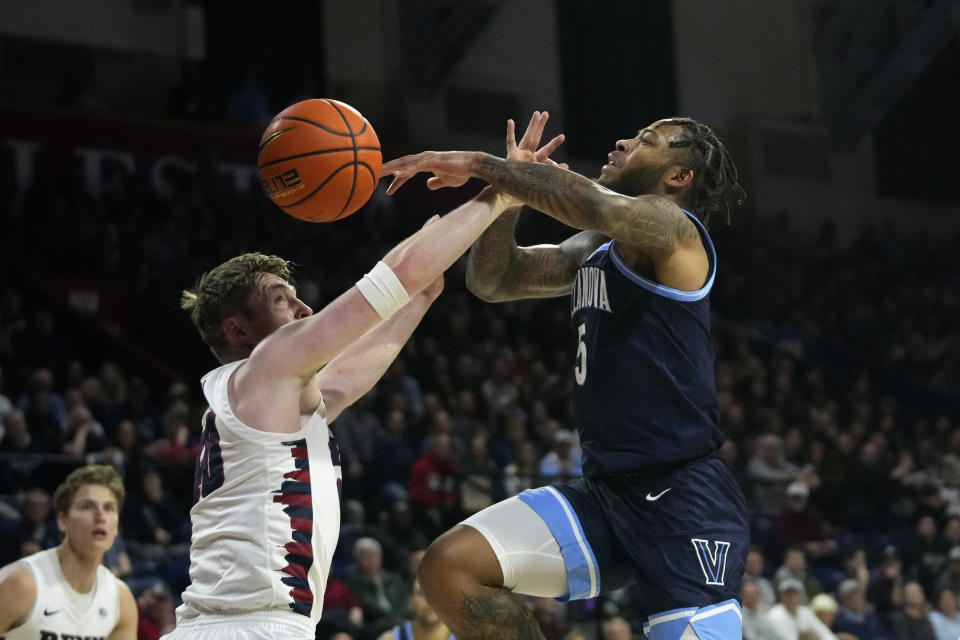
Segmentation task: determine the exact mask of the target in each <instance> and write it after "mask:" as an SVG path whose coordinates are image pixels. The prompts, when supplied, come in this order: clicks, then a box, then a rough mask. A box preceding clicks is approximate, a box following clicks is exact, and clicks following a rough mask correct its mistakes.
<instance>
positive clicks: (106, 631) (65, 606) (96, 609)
mask: <svg viewBox="0 0 960 640" xmlns="http://www.w3.org/2000/svg"><path fill="white" fill-rule="evenodd" d="M19 564H23V565H26V566H27V567H28V568H29V569H30V571H31V572H32V573H33V579H34V581H35V582H36V583H37V597H36V598H35V599H34V601H33V607H31V609H30V613H28V614H27V618H26V620H24V621H23V624H21V625H19V626H18V627H15V628H13V629H10V630H9V631H7V632H6V633H5V634H3V636H2V637H3V638H6V640H60V639H61V638H98V639H99V638H106V637H107V636H109V635H110V634H111V633H112V632H113V628H114V627H116V626H117V621H118V620H119V619H120V602H119V595H118V593H117V578H116V577H115V576H114V575H113V574H112V573H110V570H109V569H107V568H106V567H104V566H102V565H101V566H99V567H97V577H96V579H95V581H94V583H93V592H92V594H91V593H86V594H80V593H77V592H76V591H74V590H73V588H72V587H71V586H70V583H68V582H67V579H66V578H65V577H64V575H63V570H62V569H61V568H60V559H59V558H58V557H57V550H56V548H53V549H47V550H46V551H40V552H39V553H35V554H33V555H32V556H28V557H26V558H24V559H23V560H20V561H19Z"/></svg>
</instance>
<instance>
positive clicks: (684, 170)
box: [667, 165, 693, 190]
mask: <svg viewBox="0 0 960 640" xmlns="http://www.w3.org/2000/svg"><path fill="white" fill-rule="evenodd" d="M691 184H693V169H690V168H688V167H681V166H679V165H677V166H674V167H671V168H670V170H669V171H667V186H668V187H670V188H672V189H675V190H676V189H683V188H684V187H688V186H690V185H691Z"/></svg>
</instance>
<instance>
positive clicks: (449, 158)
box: [380, 111, 567, 195]
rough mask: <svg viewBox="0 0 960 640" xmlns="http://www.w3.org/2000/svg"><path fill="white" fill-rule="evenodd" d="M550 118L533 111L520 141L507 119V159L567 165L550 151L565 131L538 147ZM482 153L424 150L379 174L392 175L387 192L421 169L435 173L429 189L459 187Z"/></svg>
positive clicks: (383, 168) (552, 150)
mask: <svg viewBox="0 0 960 640" xmlns="http://www.w3.org/2000/svg"><path fill="white" fill-rule="evenodd" d="M549 118H550V114H548V113H547V112H546V111H543V112H541V111H534V112H533V115H532V116H531V117H530V124H528V125H527V130H526V131H525V132H524V134H523V137H522V138H521V139H520V143H519V144H517V141H516V136H515V133H514V129H515V125H514V122H513V120H507V159H508V160H519V161H522V162H544V163H548V164H552V165H555V166H559V167H562V168H564V169H566V168H567V165H566V164H565V163H563V164H558V163H557V162H555V161H553V160H551V159H550V154H551V153H553V152H554V151H555V150H556V149H557V147H559V146H560V145H561V144H562V143H563V140H564V136H563V134H560V135H558V136H555V137H554V138H553V139H552V140H550V141H549V142H548V143H547V144H545V145H543V146H542V147H540V148H539V149H537V145H539V144H540V138H541V136H543V129H544V127H545V126H546V124H547V120H548V119H549ZM482 156H483V154H482V153H479V152H471V151H424V152H423V153H418V154H415V155H409V156H403V157H401V158H397V159H395V160H391V161H389V162H386V163H384V165H383V167H382V168H381V169H380V176H381V177H386V176H388V175H392V176H393V182H391V183H390V186H389V187H387V195H393V194H394V193H396V191H397V189H399V188H400V187H401V186H402V185H403V183H405V182H406V181H407V180H409V179H410V178H412V177H413V176H415V175H416V174H418V173H421V172H425V173H432V174H433V175H432V176H431V177H430V178H428V179H427V188H428V189H431V190H436V189H442V188H444V187H459V186H461V185H463V184H464V183H466V182H467V180H469V179H470V178H471V177H473V171H474V167H475V163H477V162H479V160H480V158H481V157H482Z"/></svg>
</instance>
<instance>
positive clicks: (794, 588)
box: [767, 578, 838, 640]
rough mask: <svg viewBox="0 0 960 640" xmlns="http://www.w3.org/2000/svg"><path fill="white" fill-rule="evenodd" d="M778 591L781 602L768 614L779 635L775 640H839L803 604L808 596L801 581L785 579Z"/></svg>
mask: <svg viewBox="0 0 960 640" xmlns="http://www.w3.org/2000/svg"><path fill="white" fill-rule="evenodd" d="M777 591H778V592H779V593H780V602H779V603H777V604H775V605H773V607H771V608H770V611H769V612H768V613H767V619H768V620H769V621H770V622H771V624H772V625H773V628H774V631H776V634H777V636H776V638H774V639H773V640H799V639H800V638H801V637H804V638H816V639H817V640H838V638H837V636H835V635H834V634H833V632H832V631H830V629H828V628H827V627H826V625H824V624H823V623H822V622H821V621H820V619H819V618H817V616H816V614H815V613H814V612H813V610H811V609H810V607H808V606H806V605H805V604H803V601H804V600H805V599H806V594H805V593H804V590H803V584H802V583H801V582H800V581H799V580H797V579H796V578H785V579H784V580H783V581H781V582H780V585H779V587H778V588H777ZM801 634H806V635H801Z"/></svg>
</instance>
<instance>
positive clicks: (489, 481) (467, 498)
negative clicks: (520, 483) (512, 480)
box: [460, 432, 504, 516]
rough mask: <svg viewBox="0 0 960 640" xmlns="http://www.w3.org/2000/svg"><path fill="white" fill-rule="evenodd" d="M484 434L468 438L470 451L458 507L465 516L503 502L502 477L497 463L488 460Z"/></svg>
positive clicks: (462, 478)
mask: <svg viewBox="0 0 960 640" xmlns="http://www.w3.org/2000/svg"><path fill="white" fill-rule="evenodd" d="M487 442H488V438H487V434H486V433H485V432H480V433H476V434H474V435H473V437H472V438H470V450H469V452H468V455H467V459H466V461H465V462H464V464H463V473H462V476H461V479H460V506H461V507H462V508H463V513H464V515H465V516H468V515H471V514H473V513H476V512H477V511H480V510H481V509H485V508H486V507H489V506H490V505H492V504H494V503H495V502H499V501H500V500H503V498H504V495H503V477H502V471H501V470H500V468H499V467H498V466H497V463H496V462H494V461H493V460H492V459H490V455H489V452H488V446H487Z"/></svg>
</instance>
